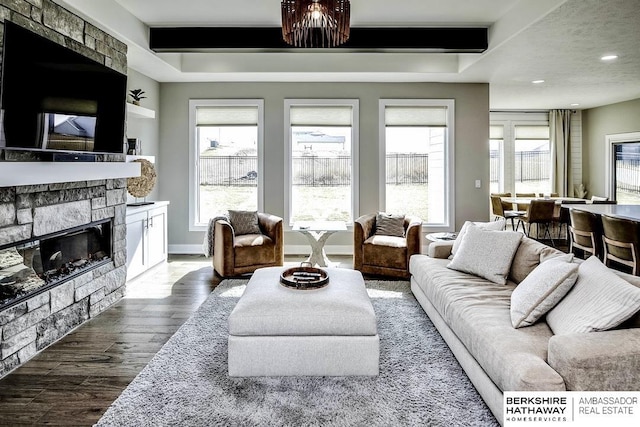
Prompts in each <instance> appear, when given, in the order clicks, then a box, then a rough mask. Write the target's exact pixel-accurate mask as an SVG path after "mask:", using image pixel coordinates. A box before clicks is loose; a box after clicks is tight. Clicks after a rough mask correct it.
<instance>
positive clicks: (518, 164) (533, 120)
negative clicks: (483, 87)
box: [489, 113, 552, 194]
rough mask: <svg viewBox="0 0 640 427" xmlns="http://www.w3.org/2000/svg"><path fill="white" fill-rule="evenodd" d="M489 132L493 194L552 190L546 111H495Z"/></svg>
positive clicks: (491, 187)
mask: <svg viewBox="0 0 640 427" xmlns="http://www.w3.org/2000/svg"><path fill="white" fill-rule="evenodd" d="M489 135H490V142H489V147H490V148H489V157H490V189H491V192H492V193H502V192H511V193H540V194H546V193H551V191H552V183H551V148H550V140H549V121H548V116H547V114H546V113H516V114H507V113H503V114H492V115H491V127H490V130H489Z"/></svg>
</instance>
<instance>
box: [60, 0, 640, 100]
mask: <svg viewBox="0 0 640 427" xmlns="http://www.w3.org/2000/svg"><path fill="white" fill-rule="evenodd" d="M61 3H65V4H67V5H68V7H70V8H71V9H72V10H75V11H76V12H78V13H80V14H81V15H83V16H85V17H86V18H87V19H89V20H91V21H94V22H95V23H96V24H98V25H100V26H101V27H102V28H105V29H107V30H108V31H109V32H111V33H112V34H114V35H116V36H118V37H120V38H121V39H123V40H125V41H126V42H127V44H128V45H129V55H128V56H129V64H130V66H131V67H132V68H134V69H136V70H137V71H139V72H141V73H143V74H146V75H148V76H150V77H152V78H154V79H156V80H158V81H370V82H373V81H381V82H393V81H397V82H409V81H411V82H488V83H490V105H491V108H492V109H494V110H497V109H547V108H571V104H573V103H577V104H580V105H579V106H578V107H577V108H590V107H595V106H599V105H605V104H610V103H615V102H620V101H625V100H629V99H635V98H640V30H639V28H640V0H449V1H445V2H443V1H442V0H397V1H388V0H384V1H383V0H352V1H351V10H352V13H351V16H352V19H351V22H352V25H353V26H444V25H451V26H452V25H459V26H464V25H468V26H472V25H474V26H476V25H482V26H487V27H488V28H489V49H488V50H487V51H486V52H485V53H483V54H445V55H443V54H426V53H423V52H413V53H377V54H376V53H336V52H320V53H318V52H299V51H298V52H279V53H246V52H229V51H225V52H213V53H211V52H209V53H170V54H155V53H153V52H150V51H149V49H148V27H150V26H196V25H211V26H274V25H280V15H279V13H280V1H279V0H234V1H228V0H182V1H175V0H154V1H150V0H66V1H61ZM607 53H616V54H618V55H619V56H620V57H619V59H618V60H617V61H615V62H612V63H604V62H602V61H600V59H599V58H600V57H601V56H602V55H604V54H607ZM536 79H543V80H545V83H543V84H540V85H534V84H532V83H531V81H532V80H536Z"/></svg>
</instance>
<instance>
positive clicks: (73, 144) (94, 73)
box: [0, 21, 127, 153]
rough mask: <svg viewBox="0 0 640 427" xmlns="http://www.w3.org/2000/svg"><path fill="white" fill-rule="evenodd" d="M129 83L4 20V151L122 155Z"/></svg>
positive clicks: (0, 131)
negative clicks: (6, 149)
mask: <svg viewBox="0 0 640 427" xmlns="http://www.w3.org/2000/svg"><path fill="white" fill-rule="evenodd" d="M80 48H83V47H82V46H80ZM126 85H127V77H126V75H124V74H122V73H119V72H117V71H115V70H113V69H111V68H109V67H107V66H105V65H103V64H101V63H99V62H96V61H94V60H93V59H90V58H88V57H86V56H84V55H81V54H80V53H77V52H75V51H74V50H71V49H69V48H67V47H65V46H62V45H60V44H58V43H55V42H53V41H51V40H48V39H46V38H44V37H42V36H40V35H38V34H36V33H34V32H32V31H30V30H28V29H25V28H22V27H21V26H19V25H17V24H15V23H12V22H9V21H5V28H4V45H3V57H2V84H1V91H2V93H1V95H0V102H1V110H0V120H1V121H2V123H1V126H0V148H9V149H11V148H13V149H21V150H38V151H40V150H43V151H49V150H51V151H66V152H92V153H123V152H124V127H125V114H126V110H125V101H126Z"/></svg>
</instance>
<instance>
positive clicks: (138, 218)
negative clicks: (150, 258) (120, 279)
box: [127, 212, 147, 279]
mask: <svg viewBox="0 0 640 427" xmlns="http://www.w3.org/2000/svg"><path fill="white" fill-rule="evenodd" d="M146 235H147V213H146V212H140V213H137V214H134V215H130V216H127V279H131V278H133V277H135V276H137V275H138V274H140V273H142V272H143V271H145V270H146V269H147V260H146V253H147V238H146Z"/></svg>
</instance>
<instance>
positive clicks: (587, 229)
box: [568, 208, 602, 259]
mask: <svg viewBox="0 0 640 427" xmlns="http://www.w3.org/2000/svg"><path fill="white" fill-rule="evenodd" d="M568 210H569V217H570V220H571V225H570V226H569V237H570V241H569V253H573V254H576V253H575V249H579V250H580V251H581V255H582V256H583V258H587V254H590V255H595V256H597V257H598V258H599V259H602V222H601V221H600V218H599V216H598V215H596V214H594V213H591V212H585V211H582V210H579V209H574V208H570V209H568Z"/></svg>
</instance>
